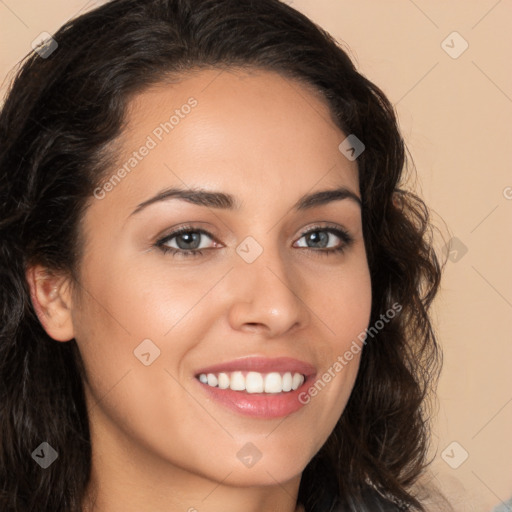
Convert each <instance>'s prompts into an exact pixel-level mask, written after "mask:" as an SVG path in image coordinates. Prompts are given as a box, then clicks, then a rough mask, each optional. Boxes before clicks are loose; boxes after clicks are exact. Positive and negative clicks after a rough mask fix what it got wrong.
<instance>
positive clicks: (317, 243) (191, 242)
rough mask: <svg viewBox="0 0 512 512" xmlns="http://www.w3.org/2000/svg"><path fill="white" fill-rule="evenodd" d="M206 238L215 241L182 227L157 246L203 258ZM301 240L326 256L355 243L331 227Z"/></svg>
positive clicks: (310, 232)
mask: <svg viewBox="0 0 512 512" xmlns="http://www.w3.org/2000/svg"><path fill="white" fill-rule="evenodd" d="M205 237H207V238H209V239H210V240H212V241H213V240H214V237H213V235H211V234H210V233H208V231H205V230H204V229H201V228H194V227H191V226H188V227H182V228H180V229H177V230H176V231H173V232H172V233H170V234H169V235H167V236H165V237H164V238H161V239H160V240H158V241H157V242H156V243H155V246H156V247H158V248H159V249H160V250H161V251H162V252H164V253H165V254H167V253H171V254H172V255H173V256H178V257H182V256H202V255H203V251H202V250H201V249H206V248H208V247H207V246H206V247H205V246H201V242H202V239H204V238H205ZM301 238H306V244H312V245H306V246H304V245H299V246H298V247H301V248H305V249H307V250H308V251H312V252H314V253H316V254H318V253H321V254H323V255H324V256H327V255H330V254H333V253H342V252H343V251H344V250H345V249H347V248H348V247H349V246H350V245H351V244H352V242H353V241H354V239H353V238H352V236H351V235H350V234H349V233H348V232H347V231H345V230H344V229H341V228H339V227H329V226H327V227H326V226H315V227H313V228H311V229H310V230H308V231H306V232H304V233H302V235H301ZM336 238H338V240H340V241H341V242H338V243H337V244H336V245H334V246H332V245H331V246H329V245H330V244H331V242H332V241H334V242H335V241H336ZM299 240H300V239H299ZM296 247H297V246H296ZM210 248H212V247H210Z"/></svg>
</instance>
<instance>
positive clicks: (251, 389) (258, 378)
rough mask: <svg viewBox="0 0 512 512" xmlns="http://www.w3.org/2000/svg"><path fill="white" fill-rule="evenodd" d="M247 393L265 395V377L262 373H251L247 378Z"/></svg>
mask: <svg viewBox="0 0 512 512" xmlns="http://www.w3.org/2000/svg"><path fill="white" fill-rule="evenodd" d="M245 390H246V391H247V393H263V376H262V375H261V373H257V372H249V373H248V374H247V377H246V378H245Z"/></svg>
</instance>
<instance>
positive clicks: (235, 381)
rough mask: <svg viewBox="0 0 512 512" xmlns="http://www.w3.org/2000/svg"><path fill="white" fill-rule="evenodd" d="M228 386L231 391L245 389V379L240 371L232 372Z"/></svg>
mask: <svg viewBox="0 0 512 512" xmlns="http://www.w3.org/2000/svg"><path fill="white" fill-rule="evenodd" d="M229 387H230V388H231V389H232V390H233V391H243V390H244V389H245V379H244V376H243V373H242V372H233V373H232V374H231V377H230V379H229Z"/></svg>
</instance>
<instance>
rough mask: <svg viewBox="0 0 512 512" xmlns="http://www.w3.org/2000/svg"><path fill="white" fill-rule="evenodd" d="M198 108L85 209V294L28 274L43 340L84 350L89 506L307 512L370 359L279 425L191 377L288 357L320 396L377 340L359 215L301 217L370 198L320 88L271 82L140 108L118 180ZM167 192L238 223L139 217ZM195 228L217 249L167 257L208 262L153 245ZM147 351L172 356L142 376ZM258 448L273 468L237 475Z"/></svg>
mask: <svg viewBox="0 0 512 512" xmlns="http://www.w3.org/2000/svg"><path fill="white" fill-rule="evenodd" d="M191 96H192V97H194V98H195V99H196V100H197V105H196V106H195V107H194V108H192V109H191V110H190V112H189V113H188V114H187V115H184V116H183V118H180V121H179V123H178V124H176V126H175V127H174V128H173V129H172V131H170V132H169V133H168V134H164V136H163V138H162V141H158V140H157V139H156V138H155V136H154V135H153V136H152V137H153V139H155V141H157V142H158V144H157V146H156V147H155V148H153V149H151V151H149V153H148V154H147V155H146V156H145V157H144V158H142V159H141V160H140V161H139V162H138V164H137V166H136V167H134V168H133V170H132V171H131V172H130V173H129V174H127V175H126V176H125V177H124V178H123V179H122V180H121V181H120V182H119V183H118V184H116V186H115V187H113V189H112V190H110V191H109V192H108V193H106V194H105V196H104V197H103V198H102V199H96V198H94V197H91V200H90V201H89V205H88V208H87V210H86V213H85V215H84V218H83V219H82V226H81V227H82V230H81V233H82V235H81V236H82V237H84V238H83V239H84V242H85V253H84V254H83V255H82V258H81V261H80V264H79V273H80V275H79V283H78V284H75V285H74V283H73V281H72V279H71V278H70V277H69V276H67V275H57V274H51V273H50V274H47V273H45V272H44V270H45V269H44V268H42V267H40V266H34V267H31V268H29V269H28V271H27V280H28V282H29V285H30V288H31V293H32V301H33V304H34V307H35V309H36V311H37V314H38V316H39V319H40V321H41V323H42V325H43V326H44V328H45V330H46V332H47V333H48V334H49V335H50V336H51V337H52V338H53V339H55V340H56V341H57V342H67V341H69V340H71V339H73V338H74V339H75V340H76V342H77V344H78V346H79V349H80V353H81V355H82V357H83V360H84V364H85V368H86V372H87V382H86V383H85V390H86V399H87V406H88V411H89V418H90V426H91V441H92V450H93V461H92V466H93V468H92V480H91V484H90V486H89V489H88V490H89V494H88V496H87V499H86V500H85V501H84V506H87V507H89V508H88V509H87V508H86V510H94V511H95V512H96V511H101V512H140V511H141V510H148V511H149V510H151V511H152V512H174V511H176V512H178V511H189V512H192V511H194V510H197V511H198V512H235V511H237V512H238V511H240V510H244V511H245V512H261V511H262V510H265V511H276V512H277V511H279V512H293V511H296V512H297V511H299V510H302V509H301V508H299V507H298V506H297V496H298V490H299V484H300V478H301V473H302V471H303V470H304V468H305V466H306V465H307V464H308V462H309V461H310V460H311V458H312V457H313V456H314V455H315V454H316V453H317V452H318V450H319V449H320V447H321V446H322V445H323V444H324V442H325V441H326V439H327V438H328V436H329V435H330V433H331V432H332V430H333V428H334V426H335V425H336V422H337V421H338V419H339V418H340V416H341V414H342V412H343V410H344V408H345V405H346V403H347V400H348V398H349V396H350V393H351V390H352V388H353V385H354V381H355V378H356V375H357V371H358V367H359V361H360V353H359V354H355V355H354V358H353V359H352V361H350V363H349V364H347V365H346V366H344V367H343V369H342V370H341V371H339V372H338V373H337V374H336V376H335V377H334V378H332V379H331V381H330V382H329V383H328V384H327V385H326V386H325V387H324V388H323V389H322V390H321V391H320V392H319V393H318V394H317V395H316V396H315V397H314V398H312V399H311V401H310V402H309V403H308V404H307V405H305V406H304V407H303V408H301V409H300V410H299V411H297V412H294V413H293V414H291V415H289V416H287V417H284V418H277V419H262V418H251V417H247V416H243V415H241V414H239V413H236V412H234V411H232V410H230V409H228V408H226V407H224V406H222V405H219V404H218V403H217V402H215V401H212V400H211V399H210V398H209V397H208V396H207V395H206V394H205V393H204V390H203V389H202V388H201V385H200V384H199V383H198V381H197V379H196V378H195V374H196V372H197V371H198V370H199V369H200V368H202V367H206V366H210V365H212V364H216V363H221V362H226V361H231V360H233V359H237V358H242V357H247V356H260V357H279V356H289V357H294V358H297V359H300V360H304V361H307V362H310V363H312V364H313V365H314V366H315V367H316V368H317V372H318V373H317V378H320V377H321V376H322V374H323V373H324V372H326V371H327V369H328V368H330V367H332V366H333V364H334V362H335V361H336V358H337V357H338V356H339V355H342V354H344V353H345V352H346V351H347V350H348V349H349V347H350V346H351V344H352V342H353V341H354V340H357V336H358V335H359V334H360V333H361V332H363V331H364V330H365V328H366V327H367V326H368V323H369V318H370V308H371V282H370V274H369V269H368V263H367V258H366V252H365V246H364V240H363V232H362V223H361V208H360V205H359V204H358V202H357V201H356V200H354V199H352V198H350V197H348V198H345V199H338V200H332V201H330V202H328V203H326V204H321V205H317V206H315V207H312V208H310V209H307V210H296V209H295V208H294V205H295V204H296V202H297V201H298V200H299V199H300V198H301V197H302V196H304V195H306V194H311V193H314V192H318V191H320V190H332V189H336V188H339V187H345V188H346V189H348V190H349V191H351V192H352V193H353V194H355V195H356V196H358V197H360V191H359V183H358V174H357V161H350V160H348V159H347V158H346V157H345V156H344V155H343V154H342V153H341V152H340V151H339V149H338V146H339V144H340V143H341V141H343V140H344V139H345V137H346V136H347V134H344V133H343V132H342V131H340V129H339V128H338V127H337V126H336V125H335V124H334V122H333V121H332V119H331V117H330V115H329V110H328V107H327V105H326V103H325V102H324V101H323V99H322V97H321V96H320V95H319V94H317V93H316V92H315V91H313V90H311V89H310V88H309V87H308V86H305V85H303V84H300V83H299V82H297V81H292V80H290V79H288V78H284V77H283V76H281V75H279V74H277V73H274V72H270V71H264V70H257V69H252V70H250V71H248V70H234V69H233V70H229V71H226V70H225V71H220V70H218V69H212V70H199V71H195V72H193V73H188V74H187V75H185V76H184V77H183V80H181V81H175V82H173V83H169V82H167V83H162V84H159V85H157V86H154V87H152V88H151V89H149V90H146V91H144V92H142V93H140V94H138V95H137V96H136V97H135V98H134V99H133V100H132V102H131V103H130V108H129V110H128V114H127V120H128V126H127V128H126V129H125V130H124V131H123V134H122V136H121V138H120V140H119V144H120V145H119V146H118V147H117V151H118V162H119V166H122V165H123V163H124V162H126V161H127V160H128V159H129V158H130V156H131V155H132V153H133V151H137V150H138V149H139V148H140V147H141V146H142V145H143V144H144V143H145V142H146V141H147V137H148V136H150V135H151V134H152V133H153V132H154V130H155V128H156V127H157V126H159V125H160V123H162V122H164V121H166V120H168V119H169V116H170V115H171V114H172V112H173V111H174V110H175V109H180V108H181V106H182V105H184V104H186V103H187V100H188V99H189V98H190V97H191ZM187 110H188V109H187ZM117 169H118V167H116V168H115V169H112V174H113V173H114V172H115V171H116V170H117ZM109 176H110V175H109ZM169 187H182V188H184V189H190V188H202V189H205V190H208V191H211V192H213V191H215V192H223V193H226V194H230V195H232V196H233V197H234V199H235V201H236V202H237V203H238V204H239V208H238V209H226V208H216V207H206V206H201V205H197V204H192V203H190V202H187V201H184V200H182V199H178V198H172V199H167V200H162V201H156V202H154V203H152V204H151V205H148V206H146V207H145V208H141V209H140V210H139V211H138V212H136V213H133V212H134V210H135V209H136V208H137V206H138V205H139V204H141V203H143V202H144V201H147V200H148V199H150V198H152V197H154V196H155V195H157V194H158V193H159V192H160V191H162V190H164V189H167V188H169ZM184 225H186V226H190V225H192V226H193V227H194V228H201V229H204V230H206V231H207V232H208V233H210V235H201V234H196V235H195V236H196V237H197V238H196V241H197V243H196V245H193V243H192V244H191V238H190V235H189V238H188V239H187V238H186V237H183V236H181V237H180V236H178V237H174V238H173V239H170V240H167V241H166V242H165V243H166V246H167V247H170V248H174V249H178V250H179V249H182V250H185V249H186V248H190V247H192V249H193V250H196V251H197V250H201V252H202V255H195V256H194V255H188V256H182V255H173V254H171V253H164V252H163V251H162V250H161V249H160V248H159V247H158V246H157V245H156V243H157V242H158V241H159V240H161V239H162V238H163V237H164V236H166V235H169V234H170V233H172V232H173V231H174V230H175V229H176V228H179V227H182V226H184ZM317 226H320V227H317ZM327 227H337V228H339V229H343V230H345V231H347V232H348V233H349V235H350V237H351V238H352V240H353V241H352V242H351V243H346V242H345V241H344V240H343V239H342V238H340V237H339V236H337V235H335V234H333V233H330V232H329V231H325V229H326V228H327ZM312 228H316V230H314V233H315V232H316V234H313V235H311V234H310V235H304V236H303V233H304V232H306V231H309V230H311V229H312ZM249 236H250V237H252V238H253V239H254V240H255V241H256V242H257V244H258V245H259V246H260V247H261V248H262V250H263V252H262V253H261V254H260V255H259V256H258V257H257V258H256V259H255V260H254V261H253V262H252V263H248V262H247V261H245V260H244V259H243V258H242V257H241V256H240V255H239V253H238V252H237V251H236V249H237V247H238V246H239V245H240V244H241V243H242V242H243V241H244V240H245V239H246V238H247V237H249ZM337 247H343V248H344V250H343V251H341V252H332V253H326V250H327V249H331V248H337ZM184 248H185V249H184ZM251 250H253V249H251ZM145 339H150V340H151V341H152V342H153V343H154V344H155V345H156V346H157V347H158V349H159V350H160V355H159V357H157V358H156V359H154V361H153V362H152V363H151V364H149V365H147V366H146V365H144V364H142V363H141V361H140V360H139V359H138V358H137V357H136V356H135V355H134V350H136V348H137V347H138V346H139V345H140V343H141V342H142V340H145ZM247 443H253V444H254V445H255V446H256V447H257V449H258V450H259V451H260V452H261V455H262V456H261V459H260V460H259V461H258V462H257V463H256V464H255V465H254V466H252V467H246V466H245V465H244V464H242V462H241V460H240V459H239V458H238V457H237V453H238V452H239V450H240V449H241V448H242V447H244V446H245V445H246V444H247ZM56 463H58V460H57V462H56ZM94 498H95V499H96V501H95V503H94V506H93V502H94Z"/></svg>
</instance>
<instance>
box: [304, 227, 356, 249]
mask: <svg viewBox="0 0 512 512" xmlns="http://www.w3.org/2000/svg"><path fill="white" fill-rule="evenodd" d="M301 238H306V244H307V243H311V244H312V246H305V247H306V249H308V250H312V251H314V252H316V253H319V252H320V253H323V254H324V255H328V254H331V253H341V252H343V251H344V250H345V249H347V247H349V246H350V245H351V244H352V242H353V241H354V239H353V238H352V236H350V234H349V233H348V232H347V231H345V230H344V229H341V228H338V227H326V226H315V227H313V228H312V229H310V230H308V231H306V232H305V233H302V235H301ZM333 238H334V239H335V238H338V239H339V240H341V243H339V242H338V243H337V244H336V245H335V246H332V245H331V247H330V248H329V243H330V242H332V241H333ZM299 240H300V239H299ZM334 241H335V240H334ZM301 247H304V245H302V246H301ZM318 249H320V250H318Z"/></svg>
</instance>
